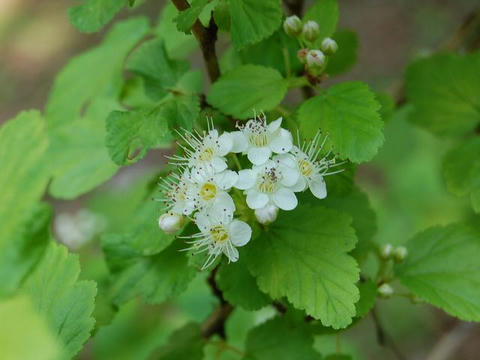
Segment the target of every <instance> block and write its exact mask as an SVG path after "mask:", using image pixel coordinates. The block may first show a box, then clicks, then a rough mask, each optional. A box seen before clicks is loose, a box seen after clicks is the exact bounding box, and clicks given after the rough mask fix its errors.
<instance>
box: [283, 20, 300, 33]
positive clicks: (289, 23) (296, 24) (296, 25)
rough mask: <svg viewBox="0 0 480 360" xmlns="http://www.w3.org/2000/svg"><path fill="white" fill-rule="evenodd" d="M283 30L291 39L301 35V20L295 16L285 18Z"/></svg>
mask: <svg viewBox="0 0 480 360" xmlns="http://www.w3.org/2000/svg"><path fill="white" fill-rule="evenodd" d="M283 30H285V33H286V34H287V35H289V36H292V37H296V36H298V35H300V34H301V33H302V20H300V18H299V17H298V16H296V15H292V16H289V17H287V18H286V19H285V21H284V22H283Z"/></svg>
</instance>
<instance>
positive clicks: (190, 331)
mask: <svg viewBox="0 0 480 360" xmlns="http://www.w3.org/2000/svg"><path fill="white" fill-rule="evenodd" d="M203 346H204V339H203V338H202V332H201V329H200V325H198V324H196V323H188V324H187V325H184V326H183V327H181V328H180V329H178V330H176V331H175V332H173V334H172V335H171V336H170V337H169V338H168V342H167V344H165V345H164V346H162V347H160V348H159V349H157V350H155V351H154V352H153V354H152V355H151V356H150V357H149V359H151V360H179V359H188V360H202V359H203Z"/></svg>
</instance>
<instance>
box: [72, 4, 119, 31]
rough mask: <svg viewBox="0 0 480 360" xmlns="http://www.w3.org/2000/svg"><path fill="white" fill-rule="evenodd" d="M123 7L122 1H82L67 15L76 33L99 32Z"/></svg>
mask: <svg viewBox="0 0 480 360" xmlns="http://www.w3.org/2000/svg"><path fill="white" fill-rule="evenodd" d="M124 6H125V1H122V0H84V1H83V3H82V4H81V5H77V6H73V7H71V8H69V9H68V15H69V16H70V20H71V21H72V24H73V26H75V27H76V28H77V30H78V31H80V32H86V33H91V32H96V31H99V30H100V29H101V28H102V27H103V26H105V25H106V24H107V23H108V22H109V21H110V20H112V18H113V17H114V16H115V14H116V13H117V12H119V11H120V9H121V8H123V7H124Z"/></svg>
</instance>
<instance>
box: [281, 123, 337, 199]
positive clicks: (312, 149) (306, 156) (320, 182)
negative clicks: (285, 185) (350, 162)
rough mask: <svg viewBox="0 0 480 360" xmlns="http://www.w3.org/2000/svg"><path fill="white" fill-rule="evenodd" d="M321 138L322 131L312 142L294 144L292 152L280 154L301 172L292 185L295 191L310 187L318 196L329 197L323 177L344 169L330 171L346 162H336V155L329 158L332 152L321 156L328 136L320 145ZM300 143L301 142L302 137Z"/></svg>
mask: <svg viewBox="0 0 480 360" xmlns="http://www.w3.org/2000/svg"><path fill="white" fill-rule="evenodd" d="M320 139H321V133H320V132H318V133H317V134H316V135H315V137H314V138H313V140H312V141H311V142H310V143H306V144H305V143H304V144H303V145H302V146H301V147H300V148H298V147H296V146H294V147H293V148H292V151H291V153H292V154H285V155H279V157H281V158H282V161H283V162H284V163H288V164H290V166H292V165H293V166H296V167H297V169H298V172H299V173H300V176H299V177H298V181H297V182H296V184H295V185H294V186H292V190H293V191H295V192H298V191H304V190H306V189H307V187H308V188H309V189H310V191H311V192H312V194H313V195H314V196H315V197H316V198H318V199H324V198H325V197H327V186H326V184H325V180H324V179H323V177H324V176H327V175H333V174H336V173H339V172H342V171H343V169H341V170H337V171H333V172H328V169H330V168H331V167H334V166H339V165H343V164H344V162H342V163H336V160H335V157H333V158H331V159H329V156H330V152H328V153H327V154H326V155H325V156H323V157H321V158H319V156H320V153H321V151H322V149H323V147H324V145H325V142H326V141H327V137H325V138H324V140H323V142H322V143H321V144H320V145H319V141H320ZM298 143H299V144H300V139H298Z"/></svg>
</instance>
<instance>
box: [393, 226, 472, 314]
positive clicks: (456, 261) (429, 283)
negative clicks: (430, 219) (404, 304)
mask: <svg viewBox="0 0 480 360" xmlns="http://www.w3.org/2000/svg"><path fill="white" fill-rule="evenodd" d="M407 248H408V256H407V258H406V260H405V262H404V263H401V264H398V265H396V266H395V274H396V275H397V277H398V278H399V279H400V281H401V282H402V284H403V285H405V286H406V287H407V288H408V289H409V290H410V291H411V292H412V293H414V294H415V295H417V296H419V297H420V298H422V299H423V300H425V301H427V302H429V303H431V304H432V305H435V306H438V307H440V308H441V309H443V310H445V311H446V312H447V313H449V314H451V315H453V316H456V317H458V318H460V319H462V320H465V321H480V235H479V233H478V232H476V231H474V230H472V229H470V228H468V227H466V226H464V225H459V224H454V225H449V226H445V227H433V228H429V229H427V230H425V231H423V232H421V233H419V234H417V235H416V236H414V237H413V238H412V239H410V240H409V241H408V243H407Z"/></svg>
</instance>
